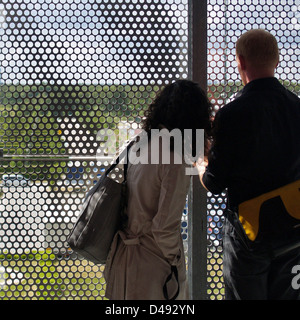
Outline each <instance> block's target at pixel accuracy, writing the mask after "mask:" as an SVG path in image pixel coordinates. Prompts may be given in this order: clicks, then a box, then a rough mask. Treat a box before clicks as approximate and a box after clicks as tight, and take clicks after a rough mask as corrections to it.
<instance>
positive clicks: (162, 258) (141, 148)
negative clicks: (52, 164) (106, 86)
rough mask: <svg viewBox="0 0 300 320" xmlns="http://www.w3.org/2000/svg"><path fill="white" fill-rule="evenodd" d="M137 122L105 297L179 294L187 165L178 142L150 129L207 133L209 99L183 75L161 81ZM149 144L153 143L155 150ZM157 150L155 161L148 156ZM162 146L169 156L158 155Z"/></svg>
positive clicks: (156, 297)
mask: <svg viewBox="0 0 300 320" xmlns="http://www.w3.org/2000/svg"><path fill="white" fill-rule="evenodd" d="M142 128H143V129H144V132H146V133H147V134H146V135H145V134H144V135H142V137H141V139H140V141H139V142H137V143H136V145H134V146H133V147H132V148H131V149H130V153H129V165H128V171H127V188H128V195H127V196H128V198H127V200H128V203H127V216H128V221H127V228H126V229H125V230H124V231H120V232H119V233H118V234H117V235H116V236H115V238H114V241H113V244H112V247H111V251H110V254H109V257H108V260H107V264H106V268H105V272H104V276H105V279H106V282H107V288H106V297H107V298H109V299H121V300H123V299H126V300H138V299H142V300H163V299H175V298H177V299H185V298H187V297H186V290H185V281H186V266H185V257H184V251H183V242H182V237H181V217H182V212H183V209H184V206H185V203H186V196H187V192H188V188H189V184H190V176H188V175H187V174H186V170H185V169H186V168H187V166H188V165H187V164H185V161H184V160H183V152H181V153H180V151H179V152H178V150H180V148H179V149H178V148H175V147H174V144H172V143H171V144H169V145H168V144H165V143H164V142H162V140H163V139H162V138H160V137H159V135H158V134H157V131H158V130H154V129H165V130H161V132H163V134H162V135H165V137H166V138H169V140H170V134H169V131H172V130H173V129H179V130H180V132H182V136H183V133H184V129H193V132H195V131H196V129H201V128H202V129H205V131H206V134H207V135H208V133H209V129H210V103H209V101H208V99H207V96H206V94H205V93H204V91H203V90H202V89H201V88H200V87H199V86H198V85H197V84H196V83H193V82H191V81H188V80H179V81H176V82H174V83H172V84H170V85H168V86H166V87H165V88H164V90H163V91H162V92H161V94H160V95H159V96H158V97H157V99H156V100H155V101H154V102H153V104H152V105H151V106H150V108H149V110H148V112H147V114H146V118H145V120H144V121H143V124H142ZM154 132H155V133H154ZM206 137H207V136H206ZM167 140H168V139H167ZM153 146H156V147H157V146H158V148H157V149H156V151H154V150H153ZM166 148H168V150H166ZM194 149H195V148H194ZM157 150H158V153H159V154H158V159H159V161H153V159H154V158H155V157H154V152H157ZM182 150H183V149H182ZM166 151H168V152H169V153H170V157H169V158H168V159H169V160H170V161H162V158H163V156H162V153H163V152H166ZM133 155H135V156H133ZM132 159H133V160H132ZM153 162H154V163H153Z"/></svg>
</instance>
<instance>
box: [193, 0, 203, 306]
mask: <svg viewBox="0 0 300 320" xmlns="http://www.w3.org/2000/svg"><path fill="white" fill-rule="evenodd" d="M189 12H190V16H189V18H190V19H189V30H190V31H189V32H190V34H189V35H190V36H189V39H190V45H189V50H190V51H189V54H190V57H189V63H190V65H189V66H190V68H189V69H190V79H192V80H193V81H196V82H198V83H199V84H200V86H201V87H202V89H203V90H205V91H207V1H206V0H201V1H199V0H190V1H189ZM189 198H190V201H189V221H188V222H189V223H188V225H189V231H188V233H189V241H188V245H189V257H188V270H189V275H188V279H189V297H190V299H193V300H204V299H207V192H206V190H205V189H204V188H203V187H202V185H201V183H200V180H199V177H198V176H193V178H192V188H191V192H190V197H189Z"/></svg>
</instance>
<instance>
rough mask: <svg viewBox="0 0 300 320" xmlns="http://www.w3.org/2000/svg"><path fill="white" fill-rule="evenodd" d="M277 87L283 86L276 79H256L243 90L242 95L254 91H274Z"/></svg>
mask: <svg viewBox="0 0 300 320" xmlns="http://www.w3.org/2000/svg"><path fill="white" fill-rule="evenodd" d="M276 87H277V88H278V87H281V84H280V82H279V81H278V79H277V78H275V77H270V78H262V79H256V80H253V81H251V82H249V83H247V84H246V85H245V87H244V88H243V89H242V91H241V94H245V93H246V92H248V91H252V90H259V91H262V90H266V89H269V88H272V89H274V88H276Z"/></svg>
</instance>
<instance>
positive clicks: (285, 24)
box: [207, 0, 300, 299]
mask: <svg viewBox="0 0 300 320" xmlns="http://www.w3.org/2000/svg"><path fill="white" fill-rule="evenodd" d="M207 10H208V34H207V35H208V37H207V44H208V52H207V54H208V55H207V59H208V69H207V72H208V77H207V78H208V79H207V80H208V95H209V98H210V100H211V102H212V103H213V104H214V106H215V111H217V110H218V109H219V108H221V107H222V106H223V105H224V104H225V103H227V102H229V101H230V100H231V99H233V98H234V96H235V94H236V93H237V92H238V91H239V90H240V89H242V84H241V81H240V77H239V74H238V70H237V65H236V62H235V42H236V41H237V39H238V38H239V36H240V35H241V34H242V33H244V32H245V31H246V30H250V29H254V28H262V29H265V30H267V31H269V32H271V33H272V34H274V35H275V36H276V38H277V41H278V43H279V49H280V64H279V66H278V68H277V72H276V77H278V79H279V80H280V81H281V82H282V83H283V84H284V85H285V86H286V87H287V88H288V89H289V90H291V91H293V92H294V93H296V94H297V95H300V62H299V55H300V36H299V30H300V15H299V13H300V1H297V0H296V1H295V0H284V1H281V0H275V1H274V0H263V1H259V0H228V1H224V0H209V1H208V7H207ZM225 207H226V193H223V194H222V195H218V196H215V195H211V194H210V193H209V194H208V239H209V242H208V266H207V269H208V270H207V271H208V278H207V279H208V297H209V299H222V298H223V297H224V287H223V285H222V283H223V282H222V281H223V279H222V254H221V253H222V247H221V246H220V245H221V244H222V241H221V233H220V230H221V229H220V227H221V226H222V212H223V209H224V208H225Z"/></svg>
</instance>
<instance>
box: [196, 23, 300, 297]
mask: <svg viewBox="0 0 300 320" xmlns="http://www.w3.org/2000/svg"><path fill="white" fill-rule="evenodd" d="M236 59H237V65H238V70H239V73H240V76H241V78H242V81H243V83H244V85H245V87H244V89H243V90H242V92H241V93H240V94H239V95H238V96H237V97H236V98H235V100H234V101H232V102H230V103H228V104H227V105H225V106H224V107H223V108H221V109H220V110H219V111H218V112H217V114H216V117H215V121H214V142H213V144H212V147H211V150H210V154H209V157H208V165H207V166H206V168H204V166H203V164H202V165H200V164H198V165H197V166H198V169H199V172H200V179H201V182H202V184H203V185H204V187H205V188H206V189H207V190H209V191H211V192H212V193H214V194H218V193H220V192H222V191H223V190H224V189H225V188H227V191H228V201H227V209H226V211H225V212H224V216H225V221H224V228H223V229H224V230H223V232H224V238H223V240H224V242H223V245H224V265H223V273H224V280H225V295H226V299H263V300H265V299H299V297H300V289H299V286H297V285H295V282H296V281H295V280H297V279H298V278H296V277H297V274H295V273H296V272H297V270H298V268H297V266H298V265H299V270H300V99H299V98H298V97H297V96H296V95H294V94H292V93H291V92H289V91H288V90H287V89H285V88H284V87H283V86H282V85H281V84H280V82H279V81H278V80H277V79H276V78H275V77H274V73H275V69H276V67H277V65H278V62H279V50H278V45H277V41H276V39H275V37H274V36H273V35H271V34H270V33H269V32H266V31H264V30H261V29H258V30H250V31H248V32H246V33H244V34H243V35H242V36H241V37H240V38H239V39H238V41H237V43H236ZM295 266H296V267H295Z"/></svg>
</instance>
